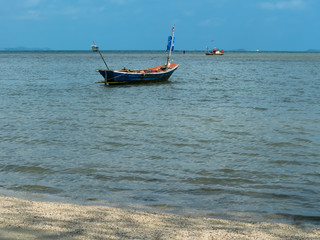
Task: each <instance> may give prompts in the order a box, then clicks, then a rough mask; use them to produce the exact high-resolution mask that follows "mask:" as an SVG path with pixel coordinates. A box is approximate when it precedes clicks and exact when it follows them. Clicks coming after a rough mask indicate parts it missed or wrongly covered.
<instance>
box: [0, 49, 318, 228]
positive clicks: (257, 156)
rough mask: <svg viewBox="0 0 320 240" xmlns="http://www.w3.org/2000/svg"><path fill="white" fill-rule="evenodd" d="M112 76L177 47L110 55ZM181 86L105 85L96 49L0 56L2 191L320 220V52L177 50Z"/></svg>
mask: <svg viewBox="0 0 320 240" xmlns="http://www.w3.org/2000/svg"><path fill="white" fill-rule="evenodd" d="M102 55H103V57H104V59H105V61H106V62H107V64H108V66H109V68H111V69H121V68H123V67H126V68H127V69H135V68H138V69H141V68H147V67H153V66H158V65H161V64H164V63H165V62H166V58H167V53H166V52H165V51H104V52H102ZM171 61H173V62H175V63H178V64H179V68H178V70H177V71H176V72H174V73H173V75H172V76H171V78H170V79H169V81H168V82H165V83H156V84H143V85H123V86H105V85H104V84H101V83H99V82H100V81H103V80H104V79H103V78H102V76H100V74H99V73H98V72H96V69H101V68H102V69H104V68H105V65H104V63H103V61H102V59H101V58H100V55H99V54H98V53H93V52H89V51H24V52H23V51H22V52H18V51H12V52H9V51H2V52H0V193H2V194H7V195H11V196H18V197H23V198H27V199H36V200H41V201H57V202H68V203H81V204H88V205H107V206H116V207H120V208H121V207H123V208H133V209H146V210H151V211H161V212H169V213H175V214H181V215H188V216H189V215H191V216H204V217H220V218H228V219H243V220H248V221H251V220H259V221H260V220H264V221H280V222H282V221H284V222H289V223H294V224H302V223H306V222H307V223H311V224H319V223H320V53H310V52H262V51H260V52H232V51H230V52H228V51H226V52H225V54H224V55H223V56H206V55H205V54H204V52H201V51H189V52H188V51H186V53H185V54H183V52H182V51H178V52H173V54H172V56H171Z"/></svg>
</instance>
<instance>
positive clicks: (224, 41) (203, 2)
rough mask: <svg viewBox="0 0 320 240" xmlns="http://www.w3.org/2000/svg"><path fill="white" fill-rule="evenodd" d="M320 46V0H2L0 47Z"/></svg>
mask: <svg viewBox="0 0 320 240" xmlns="http://www.w3.org/2000/svg"><path fill="white" fill-rule="evenodd" d="M173 25H175V37H176V38H175V49H176V50H204V51H205V50H206V47H207V46H208V47H209V48H214V47H217V48H222V49H224V50H239V49H245V50H248V51H255V50H257V49H259V50H261V51H305V50H309V49H316V50H320V0H170V1H169V0H168V1H165V0H0V50H1V49H7V48H17V47H25V48H40V49H50V50H90V46H91V45H92V41H93V40H94V41H95V42H96V43H97V45H98V46H99V47H100V49H101V50H165V49H166V44H167V39H168V36H169V35H171V29H172V26H173Z"/></svg>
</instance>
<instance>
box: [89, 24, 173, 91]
mask: <svg viewBox="0 0 320 240" xmlns="http://www.w3.org/2000/svg"><path fill="white" fill-rule="evenodd" d="M93 43H94V45H93V46H94V48H93V47H92V50H93V51H98V52H99V54H100V56H101V58H102V60H103V62H104V64H105V65H106V67H107V69H98V70H96V71H97V72H99V73H100V74H101V75H102V77H103V78H104V81H103V82H102V83H104V84H105V85H117V84H136V83H154V82H163V81H168V79H169V78H170V76H171V75H172V73H173V72H174V71H175V70H176V69H177V68H178V66H179V64H176V63H170V62H169V59H170V55H171V51H173V48H174V26H173V28H172V36H169V38H168V46H167V50H169V53H168V58H167V63H166V64H164V65H160V66H156V67H151V68H145V69H135V70H130V69H126V68H123V69H121V70H110V69H109V67H108V65H107V63H106V61H105V60H104V58H103V56H102V54H101V52H100V50H99V48H98V47H97V45H96V44H95V42H93Z"/></svg>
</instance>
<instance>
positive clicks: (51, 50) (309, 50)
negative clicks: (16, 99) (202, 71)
mask: <svg viewBox="0 0 320 240" xmlns="http://www.w3.org/2000/svg"><path fill="white" fill-rule="evenodd" d="M100 50H101V51H102V52H126V53H132V52H166V50H107V49H106V50H104V49H100ZM224 51H225V52H239V53H241V52H247V53H320V50H316V49H308V50H304V51H294V50H292V51H286V50H283V51H282V50H281V51H280V50H279V51H275V50H267V51H265V50H258V51H257V50H246V49H234V50H224ZM0 52H92V51H91V50H90V49H88V50H54V49H49V48H48V49H46V48H43V49H42V48H40V49H37V48H34V49H33V48H2V49H1V48H0ZM174 52H175V53H184V52H185V53H190V52H195V53H196V52H201V53H202V52H206V50H175V51H174Z"/></svg>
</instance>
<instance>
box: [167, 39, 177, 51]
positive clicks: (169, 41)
mask: <svg viewBox="0 0 320 240" xmlns="http://www.w3.org/2000/svg"><path fill="white" fill-rule="evenodd" d="M171 40H172V36H169V37H168V45H167V51H169V50H170V46H171ZM174 40H175V37H173V41H172V48H171V51H173V49H174Z"/></svg>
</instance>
